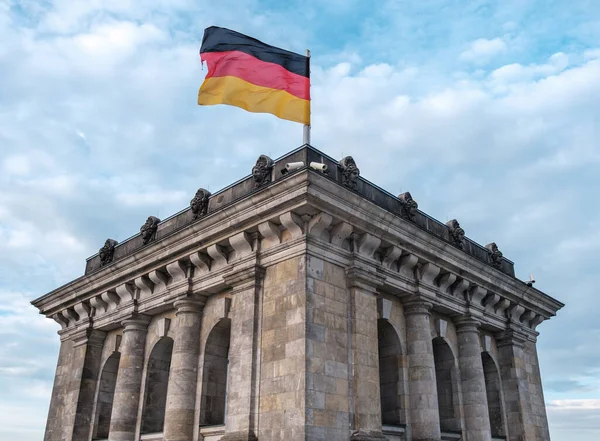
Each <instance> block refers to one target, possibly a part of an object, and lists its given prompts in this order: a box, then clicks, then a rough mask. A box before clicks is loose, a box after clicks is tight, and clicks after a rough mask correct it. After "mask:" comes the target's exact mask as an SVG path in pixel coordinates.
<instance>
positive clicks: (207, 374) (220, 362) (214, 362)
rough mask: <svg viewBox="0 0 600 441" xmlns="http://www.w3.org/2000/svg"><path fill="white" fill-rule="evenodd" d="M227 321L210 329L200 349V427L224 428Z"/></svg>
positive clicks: (227, 368) (227, 352)
mask: <svg viewBox="0 0 600 441" xmlns="http://www.w3.org/2000/svg"><path fill="white" fill-rule="evenodd" d="M230 339H231V320H230V319H228V318H222V319H221V320H219V321H218V322H217V323H216V324H215V325H214V326H213V328H212V329H211V331H210V333H209V334H208V338H207V339H206V344H205V346H204V365H203V367H202V393H201V397H200V425H201V426H215V425H220V424H225V414H226V407H227V377H228V371H229V345H230Z"/></svg>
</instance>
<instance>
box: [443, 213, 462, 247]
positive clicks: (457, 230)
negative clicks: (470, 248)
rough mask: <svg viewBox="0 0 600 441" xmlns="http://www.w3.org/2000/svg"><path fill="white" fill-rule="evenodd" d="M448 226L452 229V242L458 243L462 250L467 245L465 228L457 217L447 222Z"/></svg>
mask: <svg viewBox="0 0 600 441" xmlns="http://www.w3.org/2000/svg"><path fill="white" fill-rule="evenodd" d="M446 226H447V227H448V229H449V230H450V242H452V243H453V244H454V245H456V246H457V247H458V248H460V249H461V250H462V249H464V247H465V230H463V229H462V228H461V226H460V224H459V223H458V221H457V220H456V219H452V220H451V221H448V222H446Z"/></svg>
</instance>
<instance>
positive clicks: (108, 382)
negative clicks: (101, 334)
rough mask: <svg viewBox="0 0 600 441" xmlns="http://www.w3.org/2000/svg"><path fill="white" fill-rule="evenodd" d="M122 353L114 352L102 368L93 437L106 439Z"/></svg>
mask: <svg viewBox="0 0 600 441" xmlns="http://www.w3.org/2000/svg"><path fill="white" fill-rule="evenodd" d="M120 359H121V354H120V353H119V352H114V353H113V354H112V355H111V356H110V357H108V359H107V360H106V362H105V363H104V367H103V368H102V373H101V374H100V382H99V385H98V398H97V400H96V425H95V429H94V438H93V439H106V438H108V432H109V429H110V415H111V413H112V407H113V400H114V397H115V386H116V384H117V372H118V370H119V360H120Z"/></svg>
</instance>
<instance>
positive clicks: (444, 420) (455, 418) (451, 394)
mask: <svg viewBox="0 0 600 441" xmlns="http://www.w3.org/2000/svg"><path fill="white" fill-rule="evenodd" d="M433 358H434V360H435V379H436V385H437V395H438V409H439V414H440V430H441V431H442V432H459V431H460V430H461V424H460V413H459V411H458V405H459V400H458V387H457V382H458V375H457V369H456V363H455V360H454V354H452V350H451V349H450V346H448V343H446V342H445V341H444V339H442V338H440V337H436V338H434V339H433Z"/></svg>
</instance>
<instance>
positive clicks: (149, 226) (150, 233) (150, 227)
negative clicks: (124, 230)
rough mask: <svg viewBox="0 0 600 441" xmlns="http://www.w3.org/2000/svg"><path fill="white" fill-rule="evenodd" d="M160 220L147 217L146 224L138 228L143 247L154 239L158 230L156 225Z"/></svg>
mask: <svg viewBox="0 0 600 441" xmlns="http://www.w3.org/2000/svg"><path fill="white" fill-rule="evenodd" d="M159 222H160V219H159V218H157V217H154V216H149V217H148V219H146V223H145V224H144V225H142V227H141V228H140V233H141V235H142V242H143V244H144V245H147V244H149V243H150V242H152V241H153V240H154V239H156V230H158V224H159Z"/></svg>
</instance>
